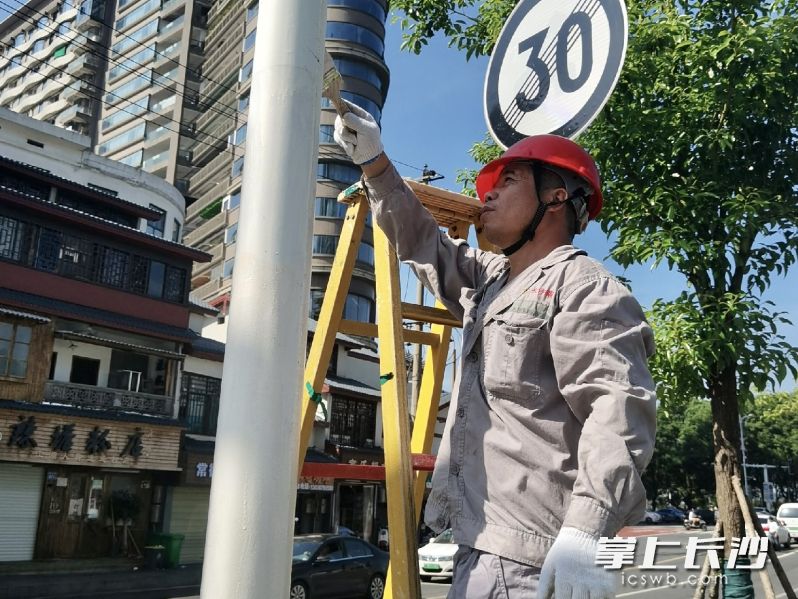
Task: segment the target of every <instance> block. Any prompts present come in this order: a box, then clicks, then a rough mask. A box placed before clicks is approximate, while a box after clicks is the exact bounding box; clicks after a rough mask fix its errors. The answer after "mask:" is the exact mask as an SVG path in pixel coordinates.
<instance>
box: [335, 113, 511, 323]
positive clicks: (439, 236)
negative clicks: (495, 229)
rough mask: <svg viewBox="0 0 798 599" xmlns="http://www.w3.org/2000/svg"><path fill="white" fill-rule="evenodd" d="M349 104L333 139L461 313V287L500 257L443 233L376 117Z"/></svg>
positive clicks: (392, 231) (475, 281) (384, 217)
mask: <svg viewBox="0 0 798 599" xmlns="http://www.w3.org/2000/svg"><path fill="white" fill-rule="evenodd" d="M349 106H350V109H351V111H350V112H348V113H346V114H345V115H343V117H341V116H339V117H338V118H336V121H335V140H336V141H337V142H338V143H339V145H341V147H343V148H344V150H345V151H346V152H347V154H349V156H350V157H351V158H352V160H353V162H355V163H356V164H359V165H360V167H361V169H362V170H363V174H364V175H365V184H366V192H367V195H368V198H369V202H370V203H371V207H372V210H373V212H374V216H375V220H376V222H377V224H378V225H379V227H380V229H382V230H383V231H384V232H385V234H386V236H387V237H388V239H389V240H390V242H391V244H392V245H393V247H394V248H395V249H396V253H397V255H398V256H399V258H400V259H401V260H402V261H404V262H407V263H408V264H409V265H410V266H411V268H413V270H414V271H415V273H416V275H417V276H418V277H419V279H420V280H421V281H422V282H423V283H424V285H425V286H426V287H427V289H429V290H430V291H431V292H432V293H433V294H434V295H435V297H437V298H438V299H439V300H441V301H442V302H443V304H444V305H445V306H446V307H447V308H448V309H449V311H450V312H452V314H454V315H455V316H457V317H459V318H462V316H463V314H462V307H461V305H460V296H461V294H462V292H463V289H464V288H471V289H473V288H476V287H478V286H479V285H480V284H481V283H482V282H483V281H484V280H485V279H486V278H487V276H488V275H489V273H490V272H492V271H493V270H494V269H495V268H498V267H499V266H501V263H502V259H501V258H500V257H499V256H496V255H494V254H489V253H486V252H482V251H480V250H478V249H473V248H470V247H469V246H468V244H466V243H465V242H464V241H454V240H452V239H451V238H449V237H448V235H446V234H445V233H443V232H442V231H441V230H440V227H439V226H438V223H437V222H436V221H435V219H434V218H433V217H432V215H431V214H430V213H429V212H428V211H427V209H426V208H424V206H422V204H421V202H420V201H419V199H418V198H417V197H416V195H415V194H414V193H413V191H412V190H411V189H410V188H409V187H408V186H407V184H406V183H405V182H404V180H403V179H402V178H401V177H400V176H399V174H398V173H397V171H396V169H395V168H394V166H393V164H392V163H391V161H390V160H389V159H388V157H387V156H386V154H385V152H384V151H383V148H382V142H381V141H380V139H379V135H380V133H379V126H378V125H377V123H376V122H375V121H374V119H373V117H372V116H371V115H370V114H369V113H367V112H366V111H365V110H363V109H362V108H360V107H358V106H355V105H354V104H351V103H350V104H349Z"/></svg>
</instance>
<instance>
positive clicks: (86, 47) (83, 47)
mask: <svg viewBox="0 0 798 599" xmlns="http://www.w3.org/2000/svg"><path fill="white" fill-rule="evenodd" d="M0 5H2V6H4V7H6V8H9V9H12V10H13V9H14V8H15V7H13V6H11V5H10V4H8V3H6V2H4V1H3V0H0ZM17 8H19V9H25V10H29V11H31V12H34V13H36V14H38V15H39V16H47V15H46V14H45V13H43V12H41V11H38V10H36V9H32V8H29V7H27V6H24V5H19V6H18V7H17ZM22 16H23V17H25V18H32V15H30V14H23V15H22ZM39 28H40V29H43V30H44V31H47V32H49V33H52V34H54V35H56V36H58V37H59V38H61V39H62V40H64V41H66V42H68V43H70V44H74V45H75V46H78V48H80V49H81V50H84V51H85V52H86V53H88V54H90V55H92V56H96V57H98V58H100V59H101V60H108V62H109V63H111V64H112V65H114V66H118V67H122V68H123V69H125V71H127V73H133V74H136V75H140V74H141V72H140V71H139V70H138V69H135V68H133V67H131V66H128V64H127V63H130V64H132V65H136V66H139V67H142V68H148V65H147V64H145V63H141V62H137V61H135V60H133V59H132V58H121V59H119V58H114V57H113V56H112V55H113V54H114V51H113V50H112V49H111V47H109V46H101V47H102V48H104V49H105V50H108V54H107V55H106V54H105V53H103V52H98V51H97V50H96V49H95V48H94V47H92V45H91V44H88V43H87V44H81V43H80V42H79V41H77V40H78V37H83V38H84V39H86V41H87V42H88V39H87V38H86V36H85V35H82V36H78V37H75V38H70V37H67V36H66V35H64V34H63V33H60V32H59V31H58V29H57V28H56V27H55V26H53V27H49V26H40V27H39ZM138 43H139V45H141V46H142V47H143V48H144V49H150V47H151V46H147V45H145V44H142V43H140V42H138ZM152 48H153V52H154V54H155V55H156V56H158V55H160V56H166V55H165V54H162V53H160V52H158V51H157V50H155V49H154V44H153V46H152ZM20 52H22V51H21V50H20ZM167 58H168V57H167ZM170 60H172V59H170ZM41 62H43V61H41ZM172 62H175V61H174V60H172ZM178 64H180V63H178ZM189 70H190V69H187V72H188V71H189ZM109 72H110V70H109ZM194 72H196V71H194ZM159 75H160V76H161V77H164V76H165V75H166V74H165V73H163V74H159ZM200 76H201V75H200ZM165 78H166V79H167V80H169V81H172V82H173V83H175V84H176V85H177V86H180V87H182V88H183V92H180V91H179V90H177V89H175V90H174V93H175V95H177V96H179V97H180V98H183V99H185V98H186V92H187V91H192V92H193V91H194V90H192V89H191V88H190V87H188V86H187V85H186V84H185V83H180V82H179V81H177V80H176V79H173V78H171V77H165ZM151 83H152V84H153V85H156V86H158V87H160V88H161V89H166V90H170V91H171V89H172V88H171V86H170V85H166V84H163V83H161V82H160V81H156V80H155V78H152V80H151ZM219 85H221V86H222V87H223V88H224V89H225V90H227V91H233V92H235V91H236V90H233V89H232V88H230V87H226V86H224V85H222V84H219ZM106 86H107V84H106ZM192 95H193V94H192ZM196 96H197V100H198V101H200V100H201V94H200V93H199V91H197V92H196ZM221 107H223V108H228V107H227V106H225V105H224V104H222V105H221ZM207 108H208V109H209V110H211V111H213V112H215V113H216V114H219V115H221V116H224V117H228V118H231V119H235V118H236V116H238V111H237V110H235V109H233V108H231V110H232V112H230V113H227V112H222V110H221V108H217V107H216V106H215V105H212V104H209V105H208V106H207Z"/></svg>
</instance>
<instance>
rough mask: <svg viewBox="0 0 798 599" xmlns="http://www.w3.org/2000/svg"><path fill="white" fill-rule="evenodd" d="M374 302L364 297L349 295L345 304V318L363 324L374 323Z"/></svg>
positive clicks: (354, 294)
mask: <svg viewBox="0 0 798 599" xmlns="http://www.w3.org/2000/svg"><path fill="white" fill-rule="evenodd" d="M373 314H374V302H373V301H372V300H371V299H369V298H367V297H364V296H362V295H358V294H356V293H349V294H347V296H346V304H344V318H345V319H346V320H359V321H361V322H374V316H373Z"/></svg>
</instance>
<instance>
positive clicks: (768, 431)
mask: <svg viewBox="0 0 798 599" xmlns="http://www.w3.org/2000/svg"><path fill="white" fill-rule="evenodd" d="M748 413H749V414H751V416H750V417H749V418H747V419H746V422H745V445H746V450H747V453H748V461H749V462H750V463H752V464H775V465H791V464H792V462H793V461H794V460H796V458H797V457H798V390H795V391H792V392H791V393H762V394H759V395H757V396H756V398H754V401H753V403H752V405H751V406H750V409H749V410H748ZM772 478H773V476H771V479H772Z"/></svg>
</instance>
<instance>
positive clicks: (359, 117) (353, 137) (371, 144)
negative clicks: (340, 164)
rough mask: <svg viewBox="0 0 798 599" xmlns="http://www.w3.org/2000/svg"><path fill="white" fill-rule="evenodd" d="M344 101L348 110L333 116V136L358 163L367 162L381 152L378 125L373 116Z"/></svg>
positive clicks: (374, 158)
mask: <svg viewBox="0 0 798 599" xmlns="http://www.w3.org/2000/svg"><path fill="white" fill-rule="evenodd" d="M344 102H346V104H347V106H348V107H349V111H350V112H347V113H346V114H344V115H343V116H341V115H338V116H337V117H335V133H334V134H333V138H334V139H335V141H336V142H337V143H338V145H339V146H341V147H342V148H343V149H344V151H345V152H346V153H347V154H348V155H349V157H350V158H351V159H352V162H354V163H355V164H359V165H361V166H362V165H364V164H369V163H371V162H373V161H374V160H376V159H377V158H379V156H380V155H381V154H382V150H383V148H382V141H381V140H380V126H379V125H378V124H377V121H375V120H374V117H373V116H371V115H370V114H369V113H368V112H366V111H365V110H363V109H362V108H361V107H360V106H356V105H355V104H352V103H351V102H347V101H346V100H344Z"/></svg>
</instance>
